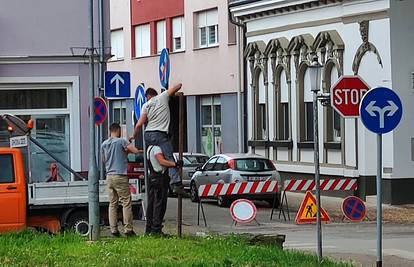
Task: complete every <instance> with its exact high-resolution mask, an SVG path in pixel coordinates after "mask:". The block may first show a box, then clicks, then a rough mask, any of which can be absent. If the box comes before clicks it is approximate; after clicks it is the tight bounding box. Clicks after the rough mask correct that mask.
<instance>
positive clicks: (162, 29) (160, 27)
mask: <svg viewBox="0 0 414 267" xmlns="http://www.w3.org/2000/svg"><path fill="white" fill-rule="evenodd" d="M165 25H166V24H165V20H161V21H158V22H157V53H158V54H160V53H161V52H162V50H163V49H164V48H166V47H167V40H166V39H167V37H166V36H167V32H166V26H165Z"/></svg>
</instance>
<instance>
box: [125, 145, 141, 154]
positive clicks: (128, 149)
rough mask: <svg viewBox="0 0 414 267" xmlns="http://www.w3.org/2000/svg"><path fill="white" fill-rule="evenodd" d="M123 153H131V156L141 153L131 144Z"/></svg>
mask: <svg viewBox="0 0 414 267" xmlns="http://www.w3.org/2000/svg"><path fill="white" fill-rule="evenodd" d="M125 152H126V153H132V154H138V153H140V152H142V150H139V149H138V148H136V147H135V146H134V145H133V144H129V145H128V146H127V147H126V148H125Z"/></svg>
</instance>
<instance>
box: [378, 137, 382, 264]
mask: <svg viewBox="0 0 414 267" xmlns="http://www.w3.org/2000/svg"><path fill="white" fill-rule="evenodd" d="M377 267H382V134H377Z"/></svg>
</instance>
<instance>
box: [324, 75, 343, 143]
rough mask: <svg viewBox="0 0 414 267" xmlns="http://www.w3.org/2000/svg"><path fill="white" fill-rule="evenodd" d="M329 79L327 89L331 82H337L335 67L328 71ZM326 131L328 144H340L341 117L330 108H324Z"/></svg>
mask: <svg viewBox="0 0 414 267" xmlns="http://www.w3.org/2000/svg"><path fill="white" fill-rule="evenodd" d="M328 75H330V77H328V78H329V79H327V81H326V82H327V86H326V87H327V88H331V85H332V81H334V82H335V81H336V80H338V77H339V76H338V70H337V69H336V67H332V68H331V70H330V74H328ZM326 129H327V134H326V137H327V140H326V141H328V142H340V141H341V116H340V115H339V114H338V112H336V111H335V110H334V109H333V108H332V107H330V106H328V107H326Z"/></svg>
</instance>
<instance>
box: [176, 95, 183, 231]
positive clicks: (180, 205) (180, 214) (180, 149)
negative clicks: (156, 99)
mask: <svg viewBox="0 0 414 267" xmlns="http://www.w3.org/2000/svg"><path fill="white" fill-rule="evenodd" d="M178 101H179V124H178V125H179V132H178V136H179V137H178V157H179V159H180V160H183V152H184V94H183V93H179V94H178ZM179 172H180V177H181V178H182V177H183V166H181V167H180V169H179ZM182 224H183V199H182V195H181V193H179V194H178V215H177V233H178V236H179V237H181V235H182Z"/></svg>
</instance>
